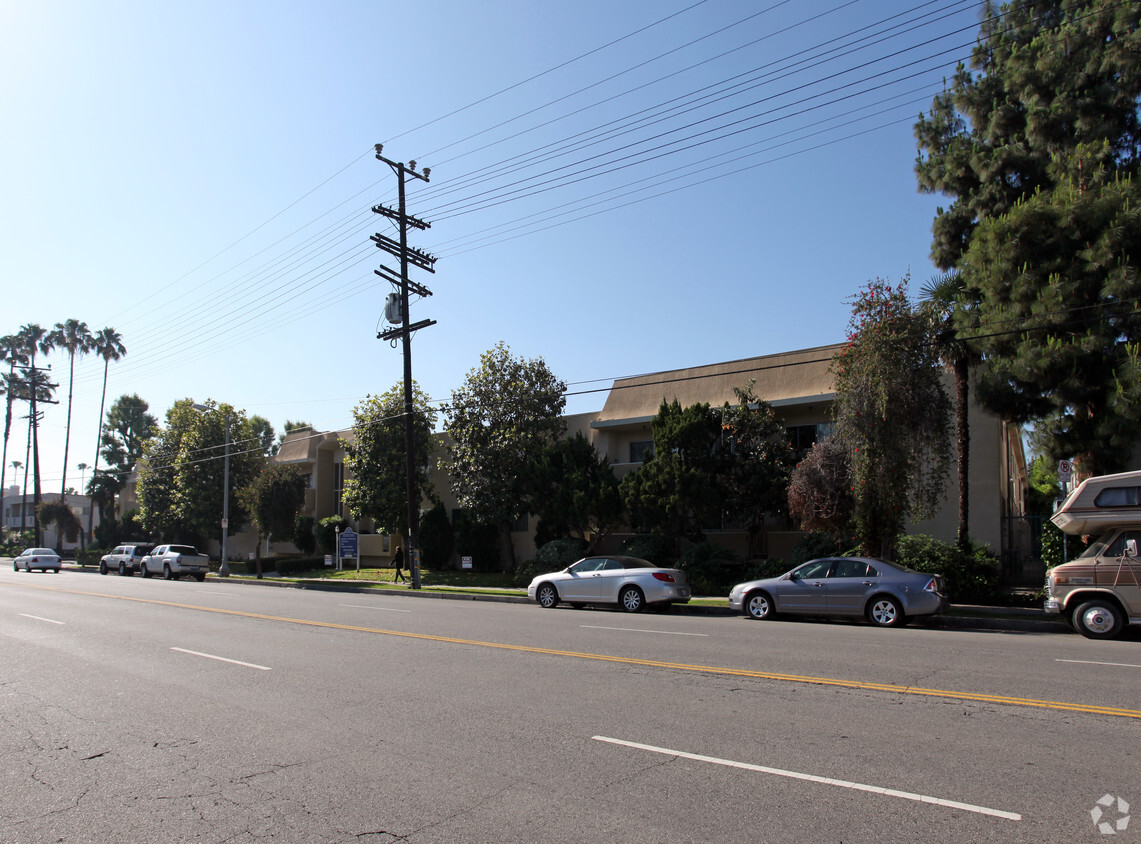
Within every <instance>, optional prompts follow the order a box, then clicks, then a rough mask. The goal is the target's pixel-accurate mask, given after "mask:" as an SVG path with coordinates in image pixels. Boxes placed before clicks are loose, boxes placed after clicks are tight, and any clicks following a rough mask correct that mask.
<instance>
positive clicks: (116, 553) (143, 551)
mask: <svg viewBox="0 0 1141 844" xmlns="http://www.w3.org/2000/svg"><path fill="white" fill-rule="evenodd" d="M152 548H154V546H153V545H119V546H116V548H115V549H114V550H113V551H111V553H110V554H104V555H103V556H102V558H100V560H99V573H100V574H106V573H107V572H108V571H117V572H119V574H120V575H121V576H125V575H129V574H134V573H135V572H136V571H141V570H142V562H143V557H145V556H146V555H147V554H149V553H150V552H151V549H152Z"/></svg>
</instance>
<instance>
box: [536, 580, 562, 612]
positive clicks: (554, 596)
mask: <svg viewBox="0 0 1141 844" xmlns="http://www.w3.org/2000/svg"><path fill="white" fill-rule="evenodd" d="M535 600H536V601H538V602H539V606H540V607H542V608H543V609H545V610H549V609H551V607H554V606H557V605H558V603H559V590H557V589H556V588H555V587H554V586H553V585H552V584H550V583H543V584H540V585H539V588H538V589H536V590H535Z"/></svg>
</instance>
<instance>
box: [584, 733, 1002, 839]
mask: <svg viewBox="0 0 1141 844" xmlns="http://www.w3.org/2000/svg"><path fill="white" fill-rule="evenodd" d="M591 738H593V739H594V740H595V741H604V742H607V743H609V744H617V745H620V746H622V747H632V748H634V749H636V750H648V751H650V752H652V753H663V754H665V755H667V756H680V757H681V758H682V759H692V760H694V761H695V762H710V763H712V764H714V765H724V766H726V767H729V768H741V769H742V770H745V771H756V772H758V773H761V774H772V775H774V776H778V777H789V778H790V779H796V780H804V781H806V782H815V783H820V784H821V785H834V786H837V787H838V788H850V789H854V790H855V791H867V792H871V793H872V794H882V795H883V796H884V797H900V798H902V799H904V800H914V801H916V802H918V803H931V804H933V805H935V806H946V807H947V808H949V809H962V810H963V811H964V812H975V813H977V814H980V815H990V816H992V817H996V818H1005V819H1006V820H1010V821H1020V820H1022V815H1019V814H1017V813H1016V812H1004V811H1002V810H1001V809H989V808H987V807H986V806H976V805H974V804H973V803H960V802H959V801H958V800H943V799H942V798H939V797H928V796H927V795H925V794H915V793H913V792H910V791H898V790H896V789H894V788H882V787H880V786H878V785H865V784H863V783H858V782H849V781H847V780H837V779H833V778H832V777H818V776H816V775H815V774H801V773H798V772H796V771H785V770H782V769H781V768H768V767H765V766H764V765H750V764H749V763H748V762H734V761H733V760H731V759H718V758H717V757H715V756H702V755H700V754H697V753H685V752H683V751H681V750H670V749H668V748H665V747H655V746H653V745H651V744H638V743H637V742H633V741H623V740H622V739H616V738H607V737H606V736H591Z"/></svg>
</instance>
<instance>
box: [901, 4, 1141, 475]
mask: <svg viewBox="0 0 1141 844" xmlns="http://www.w3.org/2000/svg"><path fill="white" fill-rule="evenodd" d="M988 12H989V13H990V14H989V16H988V17H987V19H986V20H985V21H984V22H983V24H982V28H981V31H980V36H979V41H978V45H977V46H976V48H975V50H974V53H973V55H972V60H971V66H970V67H969V68H968V67H965V66H960V67H959V69H958V72H957V73H956V74H955V77H954V80H953V84H952V85H951V87H950V88H949V89H948V90H946V91H944V92H943V93H942V94H940V95H939V96H937V97H936V98H935V100H934V102H933V104H932V108H931V111H930V112H929V113H928V114H926V115H923V116H922V117H921V118H920V120H919V122H918V123H917V124H916V137H917V139H918V144H919V157H918V159H917V161H916V174H917V177H918V180H919V186H920V189H921V190H924V191H928V192H939V193H942V194H945V195H946V196H948V197H950V198H951V200H952V202H951V205H950V207H949V208H947V209H945V210H944V209H942V208H941V209H939V215H938V216H937V217H936V219H935V222H934V225H933V227H932V232H933V235H934V238H933V244H932V258H933V259H934V261H935V263H936V264H937V265H938V266H939V267H941V268H943V269H946V270H952V269H953V270H958V271H960V272H961V273H962V278H963V281H964V283H965V286H966V291H967V292H968V294H969V301H971V302H977V312H972V311H973V309H971V308H965V309H958V310H957V312H956V314H955V326H956V328H957V329H958V330H959V333H960V335H961V336H962V337H964V338H967V339H970V338H974V340H975V347H976V349H977V350H978V351H979V352H981V353H982V354H983V355H984V358H985V361H986V364H987V365H986V370H985V373H984V376H983V378H982V380H981V382H980V384H979V389H978V395H979V399H980V401H981V402H982V403H983V404H984V405H985V406H986V407H988V408H989V409H991V410H992V411H994V412H995V413H998V414H1000V415H1002V416H1003V418H1006V419H1010V420H1012V421H1016V422H1026V421H1032V420H1038V421H1040V422H1041V427H1042V428H1044V429H1045V430H1046V431H1047V432H1048V439H1049V440H1050V442H1049V443H1048V445H1047V451H1048V453H1049V454H1050V455H1051V456H1052V457H1078V458H1079V459H1080V460H1081V461H1082V463H1083V465H1084V468H1086V469H1087V470H1089V471H1092V472H1104V471H1109V470H1112V469H1116V468H1119V467H1120V466H1121V463H1122V460H1123V456H1124V455H1125V454H1126V453H1127V452H1128V451H1129V446H1130V445H1131V444H1132V443H1130V442H1127V441H1128V440H1130V439H1131V434H1130V431H1131V430H1135V429H1136V422H1137V420H1138V414H1139V408H1138V402H1137V398H1136V397H1137V395H1138V390H1137V389H1135V387H1136V386H1141V385H1139V384H1138V380H1139V376H1138V371H1137V363H1136V361H1137V357H1138V342H1139V339H1141V338H1139V337H1138V329H1139V325H1138V317H1137V310H1138V309H1137V308H1136V300H1137V298H1138V294H1139V292H1141V291H1139V290H1138V281H1137V270H1136V263H1135V261H1136V256H1137V244H1138V235H1137V229H1138V223H1137V210H1136V209H1137V188H1136V186H1135V185H1136V179H1137V176H1138V171H1139V167H1141V118H1139V112H1138V102H1139V97H1141V8H1139V5H1138V3H1136V2H1124V3H1122V2H1113V0H1085V2H1075V0H1044V2H1035V3H1026V4H1009V5H1006V6H1003V7H1002V9H1001V10H999V11H997V12H996V10H995V9H994V8H993V7H988ZM1132 440H1133V441H1134V442H1135V440H1136V437H1135V436H1133V437H1132Z"/></svg>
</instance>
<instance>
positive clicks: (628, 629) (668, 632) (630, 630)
mask: <svg viewBox="0 0 1141 844" xmlns="http://www.w3.org/2000/svg"><path fill="white" fill-rule="evenodd" d="M579 627H582V628H585V629H587V630H621V631H623V632H624V633H661V634H663V635H665V636H708V635H709V634H708V633H676V632H674V631H673V630H642V629H640V628H638V627H599V626H598V625H596V624H580V625H579Z"/></svg>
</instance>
